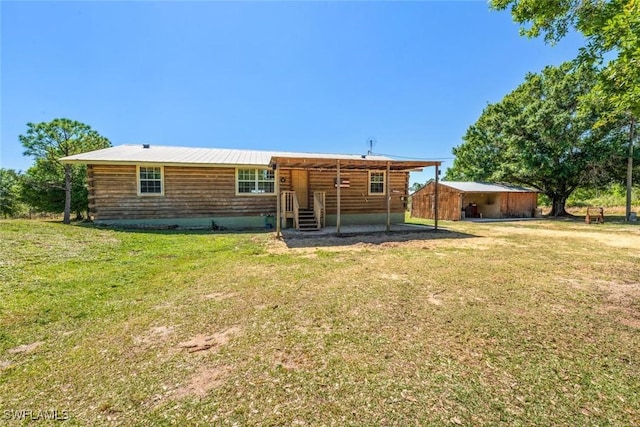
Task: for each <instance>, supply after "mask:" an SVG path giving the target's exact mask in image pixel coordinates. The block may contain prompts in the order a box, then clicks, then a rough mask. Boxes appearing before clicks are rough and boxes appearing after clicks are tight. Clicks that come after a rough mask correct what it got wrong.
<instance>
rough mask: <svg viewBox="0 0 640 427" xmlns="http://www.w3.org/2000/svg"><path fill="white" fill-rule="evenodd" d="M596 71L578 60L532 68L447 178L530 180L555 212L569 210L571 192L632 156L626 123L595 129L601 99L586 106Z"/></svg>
mask: <svg viewBox="0 0 640 427" xmlns="http://www.w3.org/2000/svg"><path fill="white" fill-rule="evenodd" d="M596 76H597V72H596V70H595V69H594V68H593V67H586V66H579V67H577V68H574V65H573V64H572V63H565V64H563V65H562V66H560V67H551V66H549V67H546V68H545V69H544V70H543V71H542V73H540V74H528V75H527V76H526V79H525V82H524V83H523V84H522V85H520V86H519V87H518V88H517V89H516V90H514V91H513V92H511V93H510V94H508V95H507V96H505V97H504V99H503V100H502V101H500V102H499V103H497V104H492V105H488V106H487V107H486V108H485V110H484V111H483V113H482V115H481V116H480V118H479V119H478V121H477V122H476V123H475V124H474V125H472V126H471V127H470V128H469V129H468V130H467V133H466V134H465V136H464V137H463V139H464V143H463V144H462V145H460V146H458V147H456V148H454V149H453V153H454V154H455V156H456V159H455V161H454V163H453V167H452V168H450V169H449V170H448V171H447V176H446V178H447V179H450V180H455V179H460V180H475V181H497V182H508V183H514V184H520V185H525V186H529V187H532V188H534V189H537V190H539V191H540V192H542V193H544V194H545V195H547V196H548V197H549V198H550V199H551V200H552V201H553V209H552V214H553V215H565V214H566V212H565V209H564V205H565V202H566V199H567V197H568V196H569V195H570V194H571V193H572V192H573V191H574V190H575V189H576V188H577V187H578V186H580V185H581V184H584V183H585V182H587V181H592V180H594V179H596V178H594V177H597V179H608V175H606V174H608V173H609V171H610V170H611V168H612V167H613V165H615V164H616V163H619V162H621V161H622V160H621V158H622V156H624V154H623V153H624V147H623V144H624V135H623V132H622V130H621V126H620V125H619V124H615V125H614V123H613V122H608V124H607V125H603V126H599V127H597V128H593V125H594V123H595V122H596V121H597V120H598V117H599V116H600V115H601V112H600V111H598V108H599V105H597V104H595V105H583V104H582V105H581V99H583V95H584V94H585V93H587V92H589V91H590V90H591V89H592V88H593V86H594V85H595V84H596V83H595V82H596ZM603 174H604V175H605V176H603Z"/></svg>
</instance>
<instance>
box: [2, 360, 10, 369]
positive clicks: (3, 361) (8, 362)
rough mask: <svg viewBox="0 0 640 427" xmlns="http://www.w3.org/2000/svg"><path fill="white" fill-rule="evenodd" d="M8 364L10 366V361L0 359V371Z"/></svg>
mask: <svg viewBox="0 0 640 427" xmlns="http://www.w3.org/2000/svg"><path fill="white" fill-rule="evenodd" d="M9 366H11V362H10V361H8V360H0V371H4V370H5V369H7V368H8V367H9Z"/></svg>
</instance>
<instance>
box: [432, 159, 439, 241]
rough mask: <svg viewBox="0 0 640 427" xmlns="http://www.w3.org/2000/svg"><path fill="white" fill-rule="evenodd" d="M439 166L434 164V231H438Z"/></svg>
mask: <svg viewBox="0 0 640 427" xmlns="http://www.w3.org/2000/svg"><path fill="white" fill-rule="evenodd" d="M439 166H440V165H439V164H438V163H436V189H435V201H434V203H433V205H434V207H435V211H436V212H435V217H434V229H435V230H436V231H438V199H439V195H438V187H440V185H439V184H438V175H440V168H439Z"/></svg>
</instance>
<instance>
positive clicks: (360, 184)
mask: <svg viewBox="0 0 640 427" xmlns="http://www.w3.org/2000/svg"><path fill="white" fill-rule="evenodd" d="M336 177H337V175H336V171H335V170H315V169H311V170H310V171H309V194H311V195H313V192H314V191H325V192H326V193H327V196H326V205H327V206H326V209H327V213H328V214H335V213H336V212H337V205H338V203H337V200H338V198H337V189H336V187H335V185H334V183H335V179H336ZM340 178H341V179H348V180H349V187H348V188H345V187H343V188H341V189H340V213H341V214H366V213H386V212H387V197H386V195H385V194H375V195H369V172H368V171H366V170H345V171H341V173H340ZM390 178H391V192H390V193H389V194H391V213H402V212H404V210H405V206H406V200H407V189H408V183H409V173H408V172H394V171H391V175H390ZM385 180H386V178H385ZM385 185H386V183H385Z"/></svg>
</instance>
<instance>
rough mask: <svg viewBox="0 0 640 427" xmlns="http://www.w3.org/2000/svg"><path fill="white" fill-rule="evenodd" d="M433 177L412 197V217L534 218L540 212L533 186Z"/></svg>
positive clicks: (452, 218)
mask: <svg viewBox="0 0 640 427" xmlns="http://www.w3.org/2000/svg"><path fill="white" fill-rule="evenodd" d="M435 197H436V182H435V181H433V180H431V181H429V182H428V183H427V185H425V186H424V187H422V188H421V189H420V190H418V191H416V192H415V193H413V194H412V196H411V216H413V217H416V218H430V219H433V218H434V217H435V212H436V209H438V219H444V220H449V221H458V220H461V219H465V218H531V217H534V216H535V215H536V212H537V207H538V192H537V191H536V190H531V189H529V188H524V187H519V186H515V185H506V184H490V183H484V182H460V181H440V182H438V203H437V206H436V203H435Z"/></svg>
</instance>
